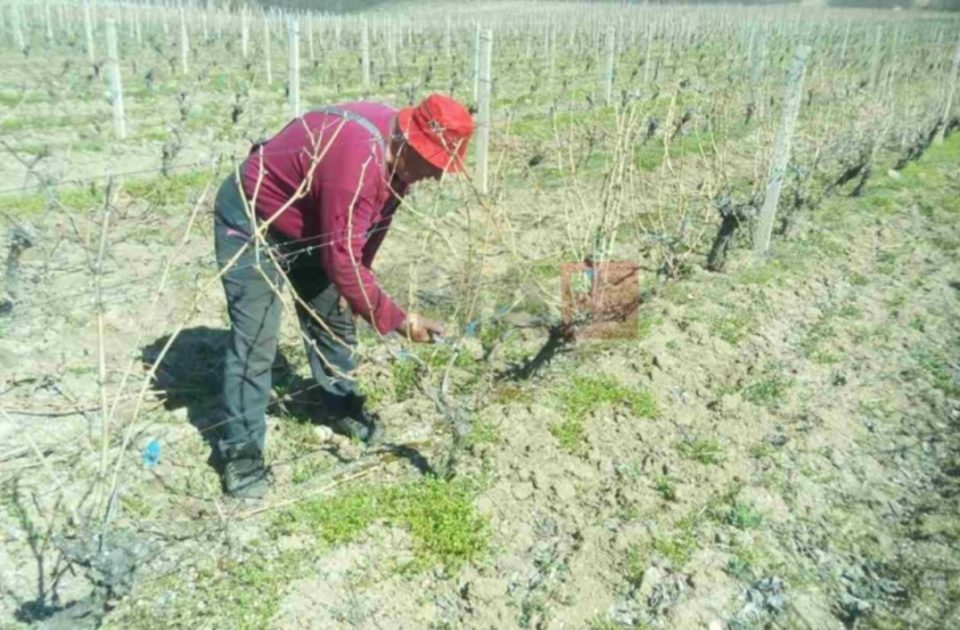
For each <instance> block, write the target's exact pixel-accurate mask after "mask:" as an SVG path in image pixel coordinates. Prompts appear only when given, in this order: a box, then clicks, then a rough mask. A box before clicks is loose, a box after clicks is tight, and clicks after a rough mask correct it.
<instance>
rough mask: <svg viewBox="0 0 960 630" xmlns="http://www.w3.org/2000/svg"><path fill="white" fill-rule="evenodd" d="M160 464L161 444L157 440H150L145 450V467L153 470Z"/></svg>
mask: <svg viewBox="0 0 960 630" xmlns="http://www.w3.org/2000/svg"><path fill="white" fill-rule="evenodd" d="M159 463H160V442H159V441H157V440H156V439H153V440H150V442H149V443H147V445H146V446H145V447H144V448H143V465H144V466H146V467H147V468H153V467H154V466H156V465H157V464H159Z"/></svg>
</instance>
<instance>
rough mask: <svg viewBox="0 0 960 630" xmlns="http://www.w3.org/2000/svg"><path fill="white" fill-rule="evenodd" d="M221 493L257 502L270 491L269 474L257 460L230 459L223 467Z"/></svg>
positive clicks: (261, 461) (261, 462)
mask: <svg viewBox="0 0 960 630" xmlns="http://www.w3.org/2000/svg"><path fill="white" fill-rule="evenodd" d="M221 481H222V482H223V492H224V493H225V494H227V495H228V496H231V497H233V498H236V499H255V500H259V499H262V498H263V497H264V496H266V494H267V492H268V491H269V490H270V480H269V472H268V471H267V469H266V468H265V467H264V465H263V460H262V459H259V458H244V459H232V460H230V461H228V462H226V463H225V464H224V465H223V474H222V476H221Z"/></svg>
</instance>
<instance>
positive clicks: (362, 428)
mask: <svg viewBox="0 0 960 630" xmlns="http://www.w3.org/2000/svg"><path fill="white" fill-rule="evenodd" d="M377 419H378V418H377V415H376V414H373V413H369V412H367V411H363V410H360V411H359V412H355V413H353V414H351V415H349V416H343V417H341V418H338V419H336V420H334V421H333V422H332V423H331V428H332V429H333V430H334V431H336V432H337V433H339V434H340V435H345V436H347V437H348V438H350V439H352V440H359V441H360V442H363V443H364V444H374V443H376V442H378V441H379V438H380V428H379V427H378V426H377Z"/></svg>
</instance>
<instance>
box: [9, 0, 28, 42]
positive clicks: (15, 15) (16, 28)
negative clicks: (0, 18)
mask: <svg viewBox="0 0 960 630" xmlns="http://www.w3.org/2000/svg"><path fill="white" fill-rule="evenodd" d="M10 28H12V29H13V40H14V42H15V43H16V44H17V50H19V51H20V52H22V53H23V52H26V50H27V42H26V40H25V39H24V37H23V25H22V24H21V19H20V7H19V6H18V5H16V4H11V5H10Z"/></svg>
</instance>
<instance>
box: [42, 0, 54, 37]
mask: <svg viewBox="0 0 960 630" xmlns="http://www.w3.org/2000/svg"><path fill="white" fill-rule="evenodd" d="M43 20H44V23H45V25H46V31H47V44H52V43H53V19H51V17H50V3H49V2H44V3H43Z"/></svg>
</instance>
